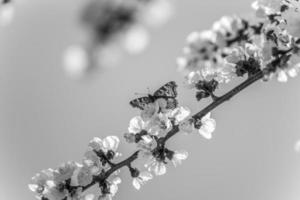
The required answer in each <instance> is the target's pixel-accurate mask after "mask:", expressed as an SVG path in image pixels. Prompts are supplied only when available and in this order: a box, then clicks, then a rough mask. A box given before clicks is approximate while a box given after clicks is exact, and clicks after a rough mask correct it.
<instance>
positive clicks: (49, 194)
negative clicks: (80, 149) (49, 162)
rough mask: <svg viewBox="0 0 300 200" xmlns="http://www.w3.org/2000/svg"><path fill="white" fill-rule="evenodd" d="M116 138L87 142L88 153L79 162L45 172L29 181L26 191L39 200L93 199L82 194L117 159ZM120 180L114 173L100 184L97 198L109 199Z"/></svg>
mask: <svg viewBox="0 0 300 200" xmlns="http://www.w3.org/2000/svg"><path fill="white" fill-rule="evenodd" d="M118 145H119V138H118V137H116V136H108V137H106V138H104V139H103V140H101V139H100V138H94V139H93V140H91V141H90V143H89V146H88V150H87V151H86V153H85V154H84V158H83V160H82V162H81V163H77V162H67V163H64V164H62V165H61V166H60V167H58V168H57V169H47V170H43V171H41V172H40V173H38V174H36V175H35V176H34V177H33V178H32V182H31V184H29V189H30V190H31V191H33V192H35V194H36V197H37V198H38V199H48V200H62V199H66V200H67V199H74V200H92V199H94V195H93V194H83V192H84V190H85V188H86V187H87V186H89V185H90V184H92V183H93V182H94V181H95V180H94V177H99V179H101V180H102V178H101V177H102V176H104V175H105V173H106V171H107V170H108V169H109V168H110V167H111V166H112V163H111V162H112V160H114V159H115V158H116V157H118V156H120V154H119V153H118V152H117V148H118ZM120 183H121V179H120V178H119V177H117V172H115V173H114V174H113V175H112V176H110V177H108V178H107V179H103V181H101V182H99V187H100V189H101V195H100V196H99V199H101V200H102V199H103V200H104V199H111V198H112V197H113V196H114V195H115V194H116V192H117V191H118V184H120Z"/></svg>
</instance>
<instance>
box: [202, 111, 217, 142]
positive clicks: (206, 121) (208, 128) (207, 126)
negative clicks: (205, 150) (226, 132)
mask: <svg viewBox="0 0 300 200" xmlns="http://www.w3.org/2000/svg"><path fill="white" fill-rule="evenodd" d="M201 123H202V125H201V127H200V129H199V134H200V135H202V136H203V137H204V138H205V139H207V140H210V139H212V133H213V132H214V131H215V129H216V121H215V120H214V119H212V118H210V113H208V114H207V115H205V116H204V117H203V118H202V119H201Z"/></svg>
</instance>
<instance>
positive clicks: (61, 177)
mask: <svg viewBox="0 0 300 200" xmlns="http://www.w3.org/2000/svg"><path fill="white" fill-rule="evenodd" d="M78 165H79V164H78V163H76V162H67V163H64V164H62V165H61V166H60V167H59V168H58V169H56V170H54V172H53V181H54V182H55V183H57V184H59V183H61V182H64V181H66V180H68V179H71V177H72V175H73V173H74V171H75V170H76V168H77V167H78Z"/></svg>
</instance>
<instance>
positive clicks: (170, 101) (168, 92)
mask: <svg viewBox="0 0 300 200" xmlns="http://www.w3.org/2000/svg"><path fill="white" fill-rule="evenodd" d="M176 88H177V84H176V83H175V82H174V81H170V82H168V83H166V84H165V85H163V86H162V87H160V88H159V89H158V90H156V91H155V92H154V94H153V95H151V94H148V96H145V97H140V98H137V99H134V100H132V101H130V103H129V104H130V105H131V106H132V107H133V108H139V109H141V110H144V109H145V108H146V107H147V105H148V104H151V103H154V102H155V101H156V100H157V99H160V98H162V99H164V100H166V101H167V106H166V108H167V109H174V108H176V107H177V105H178V101H177V99H176V97H177V91H176Z"/></svg>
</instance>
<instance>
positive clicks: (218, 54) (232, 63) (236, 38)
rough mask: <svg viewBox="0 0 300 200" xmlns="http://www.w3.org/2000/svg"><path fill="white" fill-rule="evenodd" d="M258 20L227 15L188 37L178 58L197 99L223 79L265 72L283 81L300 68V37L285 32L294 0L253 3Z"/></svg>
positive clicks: (294, 9)
mask: <svg viewBox="0 0 300 200" xmlns="http://www.w3.org/2000/svg"><path fill="white" fill-rule="evenodd" d="M252 7H253V9H254V10H255V13H256V15H255V16H256V19H255V20H253V19H248V20H246V19H242V18H240V17H237V16H225V17H222V18H221V19H220V20H219V21H217V22H215V23H214V24H213V26H212V28H211V29H210V30H206V31H202V32H193V33H191V34H190V35H189V36H188V37H187V45H186V47H184V49H183V53H184V55H183V56H182V57H180V58H178V60H177V62H178V66H179V70H180V71H181V72H183V74H184V76H185V79H186V84H187V85H188V86H189V87H190V88H195V89H196V90H197V94H196V98H197V100H201V99H202V98H207V97H210V96H211V97H212V98H213V99H216V97H215V96H214V91H215V90H216V88H217V87H218V86H219V85H220V84H222V83H228V82H229V81H231V80H232V79H234V78H236V77H242V76H244V75H248V77H251V76H253V75H255V74H256V73H258V72H263V73H264V75H265V78H264V80H269V79H270V78H271V77H272V76H274V75H275V76H276V77H277V79H278V81H280V82H286V81H287V80H288V77H295V76H296V75H297V74H298V73H299V70H300V59H299V56H300V51H299V47H300V39H299V38H297V37H296V36H294V35H292V34H291V33H290V32H289V29H290V25H289V22H290V21H288V19H290V18H291V17H287V16H291V15H298V17H299V12H298V9H299V7H300V4H299V1H298V0H274V1H267V0H259V1H255V2H254V3H253V4H252Z"/></svg>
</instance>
